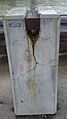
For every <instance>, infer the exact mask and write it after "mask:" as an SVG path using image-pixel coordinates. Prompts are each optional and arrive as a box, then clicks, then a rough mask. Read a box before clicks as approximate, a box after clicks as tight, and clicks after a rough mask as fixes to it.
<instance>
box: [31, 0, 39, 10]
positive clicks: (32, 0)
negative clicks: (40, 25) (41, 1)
mask: <svg viewBox="0 0 67 119" xmlns="http://www.w3.org/2000/svg"><path fill="white" fill-rule="evenodd" d="M36 6H37V0H30V10H31V11H32V12H35V8H36Z"/></svg>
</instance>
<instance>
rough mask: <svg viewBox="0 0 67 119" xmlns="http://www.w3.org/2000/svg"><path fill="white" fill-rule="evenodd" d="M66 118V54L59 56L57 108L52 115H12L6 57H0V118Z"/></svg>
mask: <svg viewBox="0 0 67 119" xmlns="http://www.w3.org/2000/svg"><path fill="white" fill-rule="evenodd" d="M66 118H67V55H65V56H61V57H60V62H59V81H58V109H57V114H56V115H53V116H47V115H41V116H27V117H16V116H15V115H14V109H13V101H12V91H11V80H10V75H9V68H8V62H7V58H6V57H1V58H0V119H66Z"/></svg>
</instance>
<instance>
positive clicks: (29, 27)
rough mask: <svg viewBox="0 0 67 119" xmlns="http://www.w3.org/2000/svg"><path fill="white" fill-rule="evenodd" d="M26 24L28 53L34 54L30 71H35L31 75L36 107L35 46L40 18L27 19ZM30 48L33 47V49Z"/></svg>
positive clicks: (33, 98)
mask: <svg viewBox="0 0 67 119" xmlns="http://www.w3.org/2000/svg"><path fill="white" fill-rule="evenodd" d="M25 22H26V31H27V40H28V51H29V52H28V53H29V54H32V55H28V57H30V59H31V61H30V62H29V63H30V64H29V69H31V67H33V70H32V72H30V74H29V75H30V76H31V87H30V88H31V91H32V101H33V106H34V104H35V102H36V101H35V100H36V97H37V86H36V77H35V73H36V65H37V61H36V57H35V45H36V42H37V40H38V38H39V30H40V19H39V18H36V19H26V20H25ZM30 46H32V49H31V47H30ZM34 61H35V62H34ZM29 71H30V70H29Z"/></svg>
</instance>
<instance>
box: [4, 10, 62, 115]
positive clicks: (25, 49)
mask: <svg viewBox="0 0 67 119" xmlns="http://www.w3.org/2000/svg"><path fill="white" fill-rule="evenodd" d="M16 10H17V12H16V11H15V9H14V11H11V12H9V13H8V14H7V15H6V17H5V19H4V29H5V37H6V46H7V53H8V60H9V67H10V75H11V80H12V90H13V100H14V108H15V114H16V115H38V114H54V113H56V109H57V80H58V55H59V26H60V21H59V16H58V15H57V13H55V12H54V11H53V10H50V11H48V10H44V9H43V10H42V9H41V8H40V9H39V10H38V12H39V14H40V30H39V32H38V36H37V37H36V38H37V39H36V40H35V39H34V35H33V37H29V36H28V34H27V31H26V24H25V16H26V11H25V10H22V9H16ZM19 11H20V12H21V11H22V12H21V13H20V12H19ZM15 12H16V14H15ZM33 32H34V30H33V31H32V34H33ZM30 38H33V39H30Z"/></svg>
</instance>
